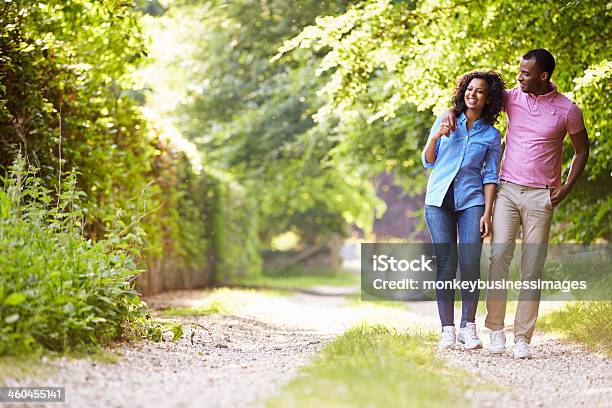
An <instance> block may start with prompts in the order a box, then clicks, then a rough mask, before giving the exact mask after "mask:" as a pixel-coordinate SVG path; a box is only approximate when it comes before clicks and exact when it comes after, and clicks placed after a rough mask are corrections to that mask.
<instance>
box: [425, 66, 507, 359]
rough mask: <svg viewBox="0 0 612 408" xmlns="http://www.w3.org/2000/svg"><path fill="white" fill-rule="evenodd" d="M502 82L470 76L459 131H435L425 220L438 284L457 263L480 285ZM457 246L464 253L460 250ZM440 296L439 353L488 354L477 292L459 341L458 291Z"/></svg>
mask: <svg viewBox="0 0 612 408" xmlns="http://www.w3.org/2000/svg"><path fill="white" fill-rule="evenodd" d="M503 92H504V82H503V80H502V79H501V77H500V76H499V74H497V73H495V72H480V71H476V72H471V73H469V74H466V75H464V76H463V77H461V78H460V79H459V81H458V82H457V86H456V88H455V93H454V96H453V100H452V102H453V109H454V111H455V114H456V115H457V121H456V126H457V128H456V130H455V131H454V132H451V131H450V129H449V126H448V124H447V123H446V122H445V121H443V120H442V117H439V118H438V119H437V120H436V122H435V123H434V125H433V127H432V129H431V132H430V135H429V140H428V142H427V146H425V149H424V150H423V154H422V159H423V164H424V166H425V167H426V168H428V169H433V171H432V173H431V175H430V177H429V182H428V183H427V194H426V196H425V220H426V222H427V227H428V228H429V232H430V233H431V239H432V242H433V243H434V252H435V254H436V266H437V272H436V280H438V281H452V280H453V279H454V278H455V276H456V271H457V263H459V270H460V272H461V280H464V281H477V280H478V279H479V278H480V253H481V250H482V239H483V238H484V237H486V236H487V235H489V233H490V231H491V214H492V209H493V201H494V199H495V193H496V184H497V182H498V179H497V168H498V164H499V158H500V155H501V137H500V134H499V131H498V130H497V129H495V128H494V127H493V124H494V123H495V122H496V121H497V117H498V116H499V113H500V112H501V109H502V103H503ZM457 238H459V249H457ZM451 288H452V286H450V287H449V288H443V289H437V290H436V300H437V302H438V312H439V314H440V321H441V323H442V334H441V339H440V349H446V348H455V344H456V340H458V341H459V342H461V343H463V344H464V346H465V348H466V349H478V348H482V342H481V341H480V339H479V338H478V335H477V334H476V323H475V321H476V307H477V306H478V296H479V291H478V289H476V290H475V291H471V290H469V289H462V290H461V303H462V304H461V324H460V328H459V334H458V336H457V339H456V338H455V324H454V298H455V290H454V289H451Z"/></svg>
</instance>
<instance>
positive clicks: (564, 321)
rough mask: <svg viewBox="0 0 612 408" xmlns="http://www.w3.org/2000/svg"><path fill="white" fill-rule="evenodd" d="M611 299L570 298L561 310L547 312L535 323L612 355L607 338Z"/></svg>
mask: <svg viewBox="0 0 612 408" xmlns="http://www.w3.org/2000/svg"><path fill="white" fill-rule="evenodd" d="M610 325H612V302H610V301H597V302H569V303H567V304H566V305H565V307H564V308H563V309H561V310H556V311H554V312H551V313H548V314H546V315H544V316H543V317H542V319H540V321H539V322H538V327H539V328H541V329H543V330H547V331H553V332H557V333H561V334H562V335H563V336H565V337H566V338H568V339H570V340H573V341H578V342H580V343H583V344H585V345H587V346H588V347H589V348H591V349H594V350H597V351H603V352H604V353H606V354H607V355H609V356H611V355H612V340H611V339H610V330H609V328H610Z"/></svg>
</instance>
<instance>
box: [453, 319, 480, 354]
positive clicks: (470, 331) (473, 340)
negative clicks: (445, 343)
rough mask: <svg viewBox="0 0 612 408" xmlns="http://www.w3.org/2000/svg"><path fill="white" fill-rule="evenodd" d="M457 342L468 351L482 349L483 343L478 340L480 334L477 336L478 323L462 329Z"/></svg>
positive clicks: (466, 325) (469, 324)
mask: <svg viewBox="0 0 612 408" xmlns="http://www.w3.org/2000/svg"><path fill="white" fill-rule="evenodd" d="M457 340H458V341H459V343H462V344H463V345H464V346H465V348H466V349H468V350H474V349H480V348H482V342H481V341H480V339H479V338H478V334H476V323H469V322H468V323H466V324H465V327H461V328H460V329H459V335H458V336H457Z"/></svg>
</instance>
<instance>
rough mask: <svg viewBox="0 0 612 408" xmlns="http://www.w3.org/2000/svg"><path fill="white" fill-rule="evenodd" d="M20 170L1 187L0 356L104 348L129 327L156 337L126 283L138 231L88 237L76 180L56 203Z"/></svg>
mask: <svg viewBox="0 0 612 408" xmlns="http://www.w3.org/2000/svg"><path fill="white" fill-rule="evenodd" d="M23 167H24V166H23V164H21V165H19V164H18V165H16V166H15V167H14V168H13V170H12V171H11V173H10V175H9V176H8V177H7V178H6V179H5V180H4V188H3V189H2V190H0V254H1V256H0V355H2V354H19V353H24V352H29V351H33V350H36V349H41V348H46V349H50V350H55V351H61V350H66V349H69V348H75V347H77V348H78V347H79V346H83V345H97V344H101V343H105V342H107V341H110V340H112V339H115V338H117V337H118V336H120V335H122V334H124V333H125V331H126V330H125V329H126V328H128V323H129V322H132V323H134V324H136V325H135V326H133V330H135V331H136V332H138V333H141V334H144V335H152V334H154V333H153V332H155V331H157V332H160V331H161V330H162V328H161V327H159V326H148V325H147V320H146V318H145V317H146V313H147V312H146V308H145V305H144V304H143V303H142V302H141V300H140V298H139V297H138V295H137V293H136V292H135V291H134V289H133V285H132V283H131V282H132V281H133V279H134V278H135V276H136V275H137V274H138V273H139V272H140V271H139V270H138V269H137V266H136V263H135V257H136V256H138V254H139V250H138V248H139V243H140V242H141V239H142V234H141V233H140V232H139V230H138V228H128V229H124V230H122V231H112V232H111V233H110V234H108V235H107V238H105V239H100V240H98V241H96V242H94V241H92V240H90V239H87V238H86V237H85V235H84V232H83V224H82V223H83V214H82V209H81V207H80V206H79V197H80V196H81V195H82V193H80V192H79V191H77V190H76V189H75V183H76V175H75V174H74V173H71V174H70V175H69V177H68V178H67V181H66V182H65V183H64V184H63V188H62V191H61V192H60V194H59V195H57V199H56V198H55V197H56V195H53V194H51V192H50V191H49V190H48V189H46V188H45V187H44V186H43V185H42V181H41V180H40V179H39V178H37V177H36V176H35V175H34V174H33V173H32V172H30V171H24V169H23ZM151 330H152V331H153V332H151Z"/></svg>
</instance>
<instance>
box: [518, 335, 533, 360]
mask: <svg viewBox="0 0 612 408" xmlns="http://www.w3.org/2000/svg"><path fill="white" fill-rule="evenodd" d="M531 357H533V355H532V354H531V351H529V344H527V342H526V341H525V340H522V339H521V340H518V341H517V342H516V343H514V358H531Z"/></svg>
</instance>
